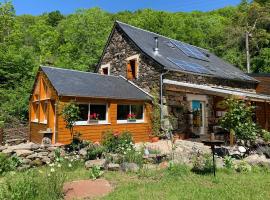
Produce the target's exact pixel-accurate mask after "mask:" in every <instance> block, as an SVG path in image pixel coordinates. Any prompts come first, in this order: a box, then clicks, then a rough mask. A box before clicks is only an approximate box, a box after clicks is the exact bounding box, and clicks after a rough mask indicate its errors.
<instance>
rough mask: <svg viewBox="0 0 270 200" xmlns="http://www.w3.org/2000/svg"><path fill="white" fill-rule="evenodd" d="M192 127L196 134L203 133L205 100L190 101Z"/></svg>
mask: <svg viewBox="0 0 270 200" xmlns="http://www.w3.org/2000/svg"><path fill="white" fill-rule="evenodd" d="M191 108H192V116H193V117H192V129H193V132H194V133H195V134H196V135H203V134H204V133H205V102H203V101H200V100H192V101H191Z"/></svg>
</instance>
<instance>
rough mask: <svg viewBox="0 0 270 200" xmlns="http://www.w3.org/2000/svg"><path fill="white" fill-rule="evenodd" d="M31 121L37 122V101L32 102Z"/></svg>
mask: <svg viewBox="0 0 270 200" xmlns="http://www.w3.org/2000/svg"><path fill="white" fill-rule="evenodd" d="M32 109H33V110H32V116H31V117H32V121H33V122H38V102H34V103H32Z"/></svg>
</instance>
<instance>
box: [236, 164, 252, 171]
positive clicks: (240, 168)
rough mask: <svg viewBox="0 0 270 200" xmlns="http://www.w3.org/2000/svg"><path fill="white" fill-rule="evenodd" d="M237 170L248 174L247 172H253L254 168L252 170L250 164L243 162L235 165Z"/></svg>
mask: <svg viewBox="0 0 270 200" xmlns="http://www.w3.org/2000/svg"><path fill="white" fill-rule="evenodd" d="M235 170H236V171H237V172H241V173H247V172H251V170H252V168H251V166H250V164H248V163H247V162H245V161H241V162H240V163H238V164H237V165H235Z"/></svg>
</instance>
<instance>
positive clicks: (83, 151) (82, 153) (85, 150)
mask: <svg viewBox="0 0 270 200" xmlns="http://www.w3.org/2000/svg"><path fill="white" fill-rule="evenodd" d="M79 155H81V156H86V155H87V149H86V148H84V149H81V150H80V151H79Z"/></svg>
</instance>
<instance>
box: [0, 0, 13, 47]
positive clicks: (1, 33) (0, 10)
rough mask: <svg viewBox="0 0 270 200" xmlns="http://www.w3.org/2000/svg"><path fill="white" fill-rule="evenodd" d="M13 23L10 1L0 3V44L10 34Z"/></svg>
mask: <svg viewBox="0 0 270 200" xmlns="http://www.w3.org/2000/svg"><path fill="white" fill-rule="evenodd" d="M14 21H15V10H14V7H13V5H12V3H11V2H10V1H5V2H4V3H1V2H0V42H5V39H6V37H7V36H9V34H10V33H11V30H12V28H13V26H14Z"/></svg>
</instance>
